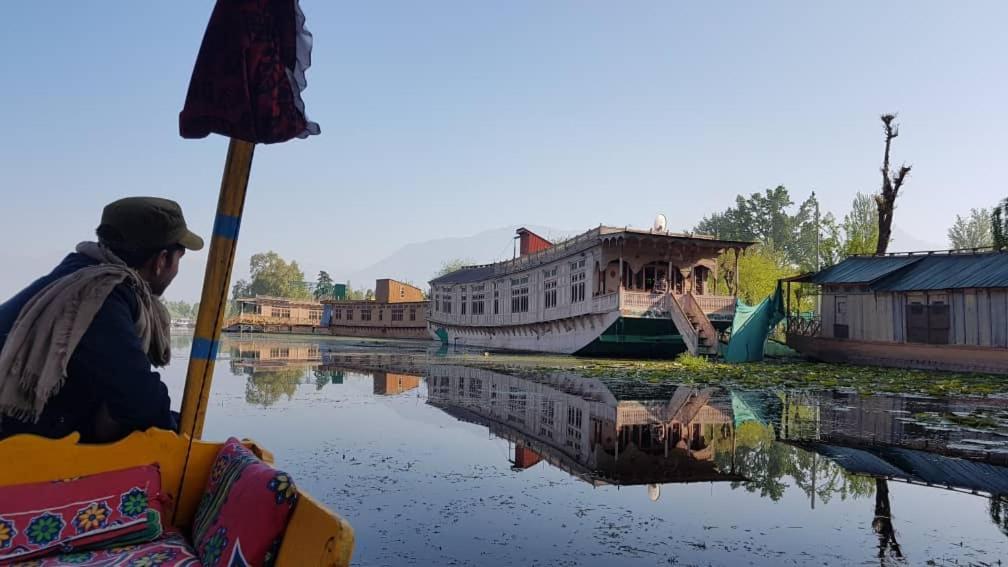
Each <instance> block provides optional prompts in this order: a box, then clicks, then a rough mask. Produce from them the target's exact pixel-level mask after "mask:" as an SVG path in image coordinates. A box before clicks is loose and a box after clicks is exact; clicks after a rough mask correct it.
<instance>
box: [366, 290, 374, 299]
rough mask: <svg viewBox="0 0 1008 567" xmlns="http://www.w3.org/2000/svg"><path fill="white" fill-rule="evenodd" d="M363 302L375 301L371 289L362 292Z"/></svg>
mask: <svg viewBox="0 0 1008 567" xmlns="http://www.w3.org/2000/svg"><path fill="white" fill-rule="evenodd" d="M364 300H365V301H374V300H375V294H374V290H373V289H369V290H367V291H365V292H364Z"/></svg>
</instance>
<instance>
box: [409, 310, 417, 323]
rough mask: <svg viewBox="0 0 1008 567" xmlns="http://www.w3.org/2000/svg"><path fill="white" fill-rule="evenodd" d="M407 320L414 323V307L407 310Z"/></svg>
mask: <svg viewBox="0 0 1008 567" xmlns="http://www.w3.org/2000/svg"><path fill="white" fill-rule="evenodd" d="M409 320H410V321H416V307H410V310H409Z"/></svg>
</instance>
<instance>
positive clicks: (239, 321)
mask: <svg viewBox="0 0 1008 567" xmlns="http://www.w3.org/2000/svg"><path fill="white" fill-rule="evenodd" d="M321 324H322V322H321V321H320V320H319V319H312V318H309V317H268V316H266V315H254V314H249V313H244V314H241V315H234V316H232V317H229V318H227V319H225V320H224V328H228V327H231V326H234V325H296V326H319V325H321Z"/></svg>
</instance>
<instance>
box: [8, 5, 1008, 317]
mask: <svg viewBox="0 0 1008 567" xmlns="http://www.w3.org/2000/svg"><path fill="white" fill-rule="evenodd" d="M212 6H213V3H212V2H209V1H194V0H186V1H181V2H135V1H132V0H119V1H112V0H105V1H102V2H69V1H59V2H56V1H47V0H35V1H32V2H8V3H5V4H4V17H3V18H2V20H0V52H2V53H5V54H6V56H5V57H4V58H3V61H2V62H0V73H2V76H3V77H4V79H5V85H6V87H5V88H4V89H3V94H2V95H0V102H2V104H0V124H2V125H3V136H2V138H0V212H2V217H0V219H2V220H0V236H2V237H3V238H4V240H5V241H6V243H7V244H6V246H5V247H4V248H5V250H3V251H2V252H0V260H2V262H3V264H4V265H5V268H4V269H3V270H0V296H2V297H3V298H5V297H7V296H9V295H10V294H12V293H14V292H16V291H17V290H18V289H20V288H21V287H22V286H23V285H24V284H26V283H28V282H29V281H30V280H32V279H34V278H35V277H37V276H39V275H41V274H42V273H45V272H47V271H48V270H49V269H50V268H51V267H52V265H54V264H55V263H56V262H58V261H59V259H60V258H61V257H62V256H63V255H64V254H65V253H66V252H67V251H69V250H70V249H72V247H73V246H74V245H75V244H76V243H77V242H79V241H81V240H86V239H89V238H92V237H93V231H94V227H95V226H96V225H97V223H98V218H99V216H100V212H101V208H102V207H103V206H104V205H105V204H106V203H108V202H109V201H112V200H114V199H116V198H119V197H122V196H127V195H138V194H141V195H158V196H165V197H169V198H172V199H175V200H177V201H179V202H180V203H181V204H182V206H183V209H184V211H185V213H186V216H187V219H188V220H189V223H190V225H191V227H192V228H193V229H194V230H195V231H196V232H198V233H201V234H203V235H205V236H209V232H210V227H211V224H212V219H213V215H214V210H215V207H216V200H217V192H218V189H219V184H220V176H221V171H222V167H223V163H224V156H225V152H226V148H227V140H226V139H224V138H222V137H220V136H211V137H209V138H207V139H205V140H199V141H194V140H183V139H182V138H181V137H179V135H178V112H179V111H180V110H181V108H182V105H183V102H184V99H185V93H186V89H187V85H188V82H189V77H190V74H191V72H192V65H193V62H194V60H195V56H196V52H197V50H198V49H199V44H200V40H201V38H202V34H203V31H204V29H205V26H206V22H207V19H208V17H209V14H210V11H211V9H212ZM301 6H302V9H303V10H304V12H305V15H306V18H307V27H308V29H309V30H310V31H311V32H312V33H313V35H314V48H313V52H312V67H311V68H310V69H309V70H308V74H307V80H308V89H307V90H306V91H305V93H304V100H305V104H306V108H307V113H308V115H309V118H310V119H312V120H314V121H316V122H318V123H319V124H320V125H321V128H322V134H321V135H320V136H316V137H312V138H309V139H307V140H294V141H291V142H288V143H285V144H277V145H269V146H261V147H259V148H257V150H256V155H255V161H254V163H253V167H252V178H251V181H250V185H249V192H248V200H247V202H246V206H245V215H244V219H243V223H242V232H241V240H240V243H239V250H238V254H239V258H247V257H248V256H249V255H251V254H253V253H255V252H259V251H266V250H275V251H277V252H278V253H280V254H281V255H282V256H284V257H287V258H291V259H296V260H299V261H300V262H301V264H302V265H304V266H306V267H309V268H312V269H318V268H324V269H327V270H328V271H330V273H332V274H334V277H335V278H336V279H337V280H339V279H340V275H339V274H341V273H348V272H351V271H354V270H357V269H360V268H362V267H364V266H366V265H369V264H371V263H373V262H374V261H376V260H378V259H380V258H382V257H384V256H386V255H388V254H390V253H391V252H393V251H394V250H396V249H398V248H399V247H401V246H402V245H404V244H408V243H412V242H419V241H425V240H431V239H434V238H440V237H447V236H464V235H471V234H475V233H478V232H480V231H483V230H486V229H491V228H496V227H501V226H506V225H511V224H535V225H543V226H551V227H557V228H560V229H565V230H567V229H587V228H589V227H592V226H596V225H598V224H599V223H604V224H611V225H618V226H622V225H631V226H640V227H647V226H650V224H651V222H652V219H653V218H654V216H655V214H656V213H659V212H661V213H664V214H665V215H666V216H667V217H668V218H669V226H670V228H672V229H688V228H691V227H692V226H694V225H695V223H696V222H697V221H698V220H700V218H702V217H703V216H704V215H707V214H710V213H711V212H714V211H719V210H723V209H725V208H726V207H728V206H730V205H731V204H732V202H733V201H734V197H735V195H737V194H739V193H743V194H748V193H751V192H754V191H761V190H763V189H766V188H768V187H774V186H776V185H785V186H786V187H788V189H789V190H790V191H791V193H792V195H793V197H794V198H795V199H796V200H800V199H804V198H805V197H806V196H807V195H808V194H809V192H811V191H812V190H815V192H816V194H817V195H818V196H819V197H820V200H821V202H822V205H823V210H824V212H825V211H833V212H834V213H835V214H837V215H838V216H842V215H843V213H844V212H846V210H847V208H848V206H849V203H850V201H851V199H852V198H853V196H854V194H855V193H856V192H857V191H875V190H877V189H878V187H879V185H880V176H879V172H878V168H879V164H880V160H881V154H882V134H881V123H880V122H879V118H878V116H879V114H881V113H883V112H898V113H899V121H900V122H901V124H902V128H901V135H900V137H899V138H898V139H897V140H896V141H895V145H894V149H893V159H894V160H895V161H896V163H901V162H904V161H905V162H907V163H910V164H912V165H913V172H912V174H911V177H910V178H909V180H908V181H907V184H906V186H905V188H904V192H903V194H902V195H901V197H900V200H899V202H898V208H897V211H896V217H895V224H896V225H897V226H898V227H900V228H901V229H902V230H903V231H905V232H906V233H908V234H910V235H912V236H913V237H915V238H917V239H920V240H922V241H927V242H933V243H937V244H940V245H943V244H945V241H946V237H945V232H946V230H947V228H948V227H949V226H950V225H951V223H952V221H953V219H954V217H955V215H956V214H965V213H966V212H968V211H969V209H970V208H972V207H985V206H990V205H992V204H993V203H994V202H996V201H997V200H998V199H1000V198H1003V197H1005V196H1006V195H1008V186H1006V184H1005V182H1004V175H1003V174H1002V172H1001V171H1000V170H999V168H1000V166H1001V165H1002V164H1003V163H1004V159H1005V158H1004V156H1005V155H1006V153H1008V111H1006V110H1005V101H1006V100H1008V73H1006V72H1005V71H1006V68H1005V54H1006V53H1008V34H1005V33H1003V23H1004V22H1005V21H1008V3H1005V2H1002V1H988V2H983V1H970V2H955V3H950V2H929V1H921V0H907V1H901V2H885V3H880V2H875V1H846V2H830V3H827V2H807V1H793V2H791V1H787V2H785V1H774V2H771V1H768V2H749V1H737V2H732V1H724V2H717V3H709V2H692V3H679V2H667V1H653V2H651V1H625V2H599V1H590V0H578V1H574V0H571V1H560V0H554V1H542V0H510V1H507V2H471V1H465V0H458V1H439V0H431V1H427V2H407V1H402V2H392V1H367V2H354V3H351V2H344V1H339V2H337V1H330V0H302V1H301ZM504 245H507V243H504ZM895 245H896V246H898V243H896V244H895ZM477 260H479V259H477ZM205 261H206V256H205V253H201V254H192V255H191V256H190V257H186V258H185V259H184V260H183V262H184V264H183V268H182V270H183V273H182V275H180V277H179V280H178V283H177V284H176V285H175V286H174V289H169V290H168V293H167V294H166V296H167V297H168V298H182V299H195V298H196V297H197V296H198V294H199V289H200V285H201V284H200V282H201V278H202V271H203V268H204V265H205ZM246 261H247V260H246ZM244 272H247V267H246V266H244V265H239V266H236V274H238V275H241V274H242V273H244ZM308 275H309V276H311V274H308ZM0 301H2V299H0Z"/></svg>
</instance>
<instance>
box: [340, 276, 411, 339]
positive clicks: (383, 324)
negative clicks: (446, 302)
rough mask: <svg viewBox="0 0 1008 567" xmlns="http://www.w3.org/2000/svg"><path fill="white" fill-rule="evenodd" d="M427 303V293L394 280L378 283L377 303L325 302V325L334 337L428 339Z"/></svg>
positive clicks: (376, 290) (364, 301) (366, 301)
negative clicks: (425, 296) (425, 295)
mask: <svg viewBox="0 0 1008 567" xmlns="http://www.w3.org/2000/svg"><path fill="white" fill-rule="evenodd" d="M427 303H428V302H427V300H426V299H425V298H424V293H423V290H421V289H420V288H417V287H415V286H412V285H410V284H407V283H403V282H400V281H396V280H393V279H388V278H385V279H380V280H376V281H375V299H374V301H370V300H346V299H326V300H323V301H322V306H323V311H322V317H321V324H322V326H323V327H325V328H327V329H329V332H330V333H331V334H333V335H340V336H345V337H370V338H390V339H393V338H395V339H426V338H429V335H428V333H427Z"/></svg>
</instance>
